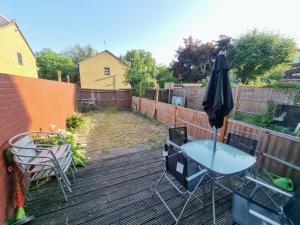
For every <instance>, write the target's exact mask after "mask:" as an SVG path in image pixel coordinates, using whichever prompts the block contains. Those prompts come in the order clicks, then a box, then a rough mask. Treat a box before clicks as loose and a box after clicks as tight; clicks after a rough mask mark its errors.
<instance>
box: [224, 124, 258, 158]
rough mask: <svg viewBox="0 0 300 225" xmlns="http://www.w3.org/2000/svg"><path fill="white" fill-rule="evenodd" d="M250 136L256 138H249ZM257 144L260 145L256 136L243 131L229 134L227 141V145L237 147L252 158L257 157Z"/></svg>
mask: <svg viewBox="0 0 300 225" xmlns="http://www.w3.org/2000/svg"><path fill="white" fill-rule="evenodd" d="M237 132H238V134H237ZM249 134H250V135H252V136H254V138H253V137H252V138H250V137H247V136H249ZM257 143H258V139H257V136H256V135H255V134H251V133H247V132H243V131H236V132H234V130H232V131H230V132H229V133H228V136H227V139H226V144H228V145H230V146H233V147H236V148H238V149H240V150H242V151H244V152H246V153H248V154H250V155H252V156H254V155H255V150H256V147H257Z"/></svg>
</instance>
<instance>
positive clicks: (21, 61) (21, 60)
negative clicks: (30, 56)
mask: <svg viewBox="0 0 300 225" xmlns="http://www.w3.org/2000/svg"><path fill="white" fill-rule="evenodd" d="M17 57H18V62H19V65H23V58H22V54H21V53H20V52H17Z"/></svg>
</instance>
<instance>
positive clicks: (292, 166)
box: [132, 97, 300, 185]
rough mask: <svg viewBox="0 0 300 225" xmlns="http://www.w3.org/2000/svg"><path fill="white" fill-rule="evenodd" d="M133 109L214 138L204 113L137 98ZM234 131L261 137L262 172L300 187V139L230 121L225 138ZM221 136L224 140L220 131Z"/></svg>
mask: <svg viewBox="0 0 300 225" xmlns="http://www.w3.org/2000/svg"><path fill="white" fill-rule="evenodd" d="M132 109H133V110H134V111H138V112H142V113H144V114H146V115H147V116H149V117H151V118H156V119H157V120H159V121H160V122H162V123H165V124H172V123H186V124H187V127H188V134H189V136H191V137H192V138H196V139H212V138H213V135H214V131H213V129H212V128H211V127H210V125H209V123H208V118H207V115H206V113H204V112H201V111H196V110H193V109H188V108H183V107H177V106H175V105H170V104H166V103H162V102H156V101H153V100H149V99H145V98H141V99H140V98H138V97H133V98H132ZM231 129H235V130H238V131H244V132H250V133H254V134H256V135H257V136H258V138H259V143H258V146H257V153H258V155H257V156H258V163H257V166H258V168H259V169H262V168H264V169H266V170H268V171H271V172H273V173H275V174H278V175H281V176H288V177H292V178H293V180H294V181H295V182H296V183H297V184H298V185H300V138H297V137H294V136H290V135H286V134H283V133H279V132H275V131H271V130H267V129H263V128H260V127H257V126H253V125H250V124H247V123H243V122H240V121H236V120H233V119H228V120H227V129H226V132H225V137H226V136H227V133H228V132H229V131H230V130H231ZM218 136H219V137H220V136H221V129H220V132H219V134H218Z"/></svg>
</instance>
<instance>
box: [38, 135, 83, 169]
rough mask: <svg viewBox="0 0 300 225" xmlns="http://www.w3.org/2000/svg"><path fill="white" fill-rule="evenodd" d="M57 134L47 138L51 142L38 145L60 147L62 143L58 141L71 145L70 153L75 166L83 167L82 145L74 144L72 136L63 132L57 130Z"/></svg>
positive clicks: (39, 142)
mask: <svg viewBox="0 0 300 225" xmlns="http://www.w3.org/2000/svg"><path fill="white" fill-rule="evenodd" d="M58 132H59V134H53V135H50V136H49V138H50V139H53V140H51V141H50V140H47V141H44V140H41V141H38V144H50V145H61V144H63V142H61V141H58V140H61V139H62V140H64V141H66V142H67V143H68V144H70V145H71V152H72V155H73V158H74V161H75V164H76V166H85V162H86V160H87V158H86V155H85V149H84V147H83V146H82V144H80V143H77V142H75V138H74V135H73V134H72V133H70V132H66V131H64V130H58Z"/></svg>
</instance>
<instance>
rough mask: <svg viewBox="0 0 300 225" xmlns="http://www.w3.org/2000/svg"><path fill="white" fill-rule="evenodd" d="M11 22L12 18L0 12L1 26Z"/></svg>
mask: <svg viewBox="0 0 300 225" xmlns="http://www.w3.org/2000/svg"><path fill="white" fill-rule="evenodd" d="M9 23H11V20H10V19H8V18H7V17H6V16H4V15H3V14H2V13H0V27H2V26H4V25H7V24H9Z"/></svg>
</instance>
